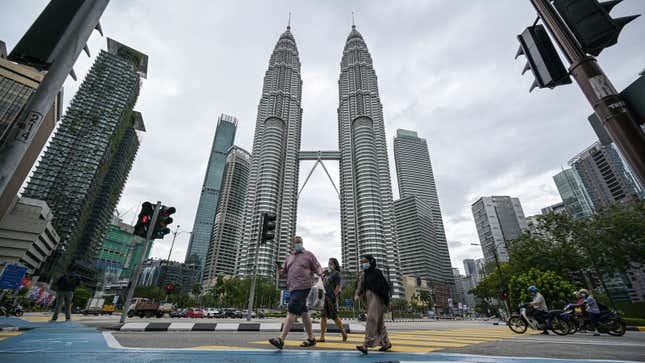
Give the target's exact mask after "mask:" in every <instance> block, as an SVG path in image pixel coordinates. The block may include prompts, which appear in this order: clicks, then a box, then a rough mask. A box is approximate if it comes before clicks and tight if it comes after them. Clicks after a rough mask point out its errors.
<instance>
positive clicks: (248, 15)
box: [0, 0, 645, 266]
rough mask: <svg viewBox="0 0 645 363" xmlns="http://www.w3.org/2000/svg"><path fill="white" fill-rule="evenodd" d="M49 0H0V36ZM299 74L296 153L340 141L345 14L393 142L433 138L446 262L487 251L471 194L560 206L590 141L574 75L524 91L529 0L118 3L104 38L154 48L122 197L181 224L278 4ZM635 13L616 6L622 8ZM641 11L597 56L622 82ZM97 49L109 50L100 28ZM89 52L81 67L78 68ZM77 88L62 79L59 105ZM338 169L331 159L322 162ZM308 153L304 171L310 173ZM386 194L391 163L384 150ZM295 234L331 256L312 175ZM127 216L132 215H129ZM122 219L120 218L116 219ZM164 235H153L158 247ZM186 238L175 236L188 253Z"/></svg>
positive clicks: (260, 60)
mask: <svg viewBox="0 0 645 363" xmlns="http://www.w3.org/2000/svg"><path fill="white" fill-rule="evenodd" d="M45 5H46V1H45V0H34V1H30V2H24V1H17V0H9V1H4V2H3V3H2V5H0V36H2V37H4V40H5V41H7V43H8V47H9V49H11V47H13V45H15V43H16V42H17V40H18V39H19V37H20V36H21V35H22V33H23V32H24V31H25V30H26V29H27V28H28V26H29V25H30V24H31V22H32V21H33V19H34V18H35V17H36V16H37V14H38V13H39V11H40V10H41V9H42V8H44V6H45ZM289 11H291V12H292V13H293V22H292V30H293V32H294V35H295V38H296V41H297V43H298V48H299V51H300V58H301V61H302V76H303V82H304V84H303V109H304V115H303V130H302V132H303V137H302V148H303V149H308V150H315V149H335V148H337V132H338V131H337V115H336V108H337V106H338V88H337V81H338V75H339V62H340V58H341V55H342V47H343V45H344V42H345V38H346V36H347V34H348V33H349V30H350V28H349V25H350V21H351V15H350V14H351V12H352V11H355V12H356V14H357V16H356V19H357V26H358V29H359V30H360V31H361V32H362V33H363V35H364V37H365V39H366V42H367V44H368V46H369V48H370V51H371V54H372V57H373V59H374V65H375V69H376V72H377V75H378V76H379V89H380V93H381V99H382V102H383V108H384V114H385V122H386V133H387V135H388V142H389V145H388V148H389V151H390V154H391V153H392V145H391V141H392V137H393V135H394V133H395V130H396V129H397V128H409V129H414V130H417V131H418V132H419V134H420V136H422V137H425V138H427V139H428V143H429V147H430V155H431V158H432V163H433V168H434V172H435V177H436V181H437V188H438V191H439V198H440V202H441V206H442V210H443V212H444V218H445V225H446V232H447V236H448V240H449V241H451V243H450V252H451V258H452V262H453V265H455V266H461V259H463V258H468V257H477V256H481V251H480V249H479V247H476V246H470V245H469V243H470V241H475V242H476V241H478V238H477V234H476V231H475V227H474V224H473V221H472V216H471V212H470V204H471V203H472V202H473V201H474V200H475V199H476V198H478V197H479V196H481V195H491V194H504V195H513V196H517V197H519V198H520V199H521V201H522V205H523V207H524V211H525V214H527V215H531V214H535V213H537V212H539V209H540V208H542V207H544V206H546V205H548V204H550V203H554V202H556V201H558V199H559V196H558V194H557V191H556V189H555V186H554V185H553V181H552V180H551V176H552V175H553V174H554V173H555V172H557V170H559V169H560V167H561V166H562V165H566V162H567V160H568V159H569V158H570V157H571V156H573V155H574V154H576V153H577V152H578V151H580V150H581V149H583V148H584V147H586V146H587V145H589V144H591V143H592V142H593V141H594V135H593V132H592V130H591V128H590V127H589V126H588V124H587V121H586V116H587V115H588V114H589V113H591V108H590V106H589V105H588V104H587V102H586V100H585V99H584V97H583V96H582V94H581V92H580V91H579V90H578V89H577V87H576V86H575V85H570V86H567V87H561V88H558V89H555V90H536V91H534V92H533V93H532V94H529V93H528V88H529V86H530V84H531V83H532V82H533V79H532V76H530V75H529V74H526V75H524V76H521V75H520V72H521V69H522V68H523V66H524V60H514V59H513V56H514V55H515V51H516V49H517V41H516V39H515V36H516V34H518V33H519V32H521V31H522V30H523V29H524V27H526V26H527V25H529V24H530V23H532V22H533V20H534V18H535V12H534V10H532V9H531V5H530V4H529V1H517V0H505V1H485V2H484V1H482V2H472V1H469V2H463V1H462V2H459V1H396V2H386V1H383V2H378V3H375V2H373V1H354V2H351V3H350V2H343V1H327V2H315V3H314V2H307V3H301V2H290V1H271V2H264V1H252V2H245V3H243V4H242V3H241V2H223V1H196V0H192V1H182V2H177V1H167V0H166V1H144V0H138V1H127V2H120V1H112V2H111V3H110V5H109V7H108V9H107V11H106V13H105V15H104V17H103V20H102V24H103V29H104V31H105V32H106V34H107V35H108V36H110V37H113V38H115V39H117V40H119V41H121V42H123V43H125V44H128V45H130V46H132V47H134V48H136V49H138V50H140V51H142V52H144V53H147V54H148V55H149V56H150V66H149V77H148V79H147V80H145V82H144V86H143V89H142V92H141V96H140V98H139V101H138V104H137V109H139V110H140V111H141V112H142V113H143V117H144V120H145V122H146V127H147V129H148V132H147V133H146V135H145V136H144V140H143V143H142V146H141V149H140V151H139V155H138V156H137V160H136V162H135V164H134V167H133V170H132V173H131V175H130V179H129V181H128V184H127V186H126V189H125V191H124V194H123V197H122V200H121V202H120V204H119V209H120V210H121V211H126V210H128V209H131V208H132V207H133V206H136V205H137V204H139V203H140V202H141V201H143V200H152V201H154V200H157V199H159V200H162V201H164V202H165V203H168V204H173V205H176V207H177V210H178V212H177V214H176V216H177V218H175V220H176V221H177V223H178V224H181V225H182V229H183V228H186V229H188V228H190V226H191V225H192V223H193V218H194V215H195V211H196V208H197V200H198V197H199V192H200V189H201V183H202V180H203V175H204V172H205V169H206V163H207V161H208V152H209V149H210V143H211V142H212V137H213V134H214V132H215V125H216V120H217V116H218V115H219V113H222V112H224V113H229V114H232V115H235V116H237V117H238V118H239V119H240V123H239V128H238V132H237V141H236V143H237V144H238V145H240V146H242V147H245V148H247V149H248V150H250V149H251V142H252V134H253V129H254V125H255V119H256V112H257V103H258V100H259V98H260V93H261V87H262V80H263V76H264V72H265V70H266V67H267V64H268V57H269V55H270V53H271V50H272V49H273V46H274V45H275V42H276V40H277V38H278V36H279V34H280V33H281V32H282V31H283V29H284V27H285V25H286V20H287V14H288V12H289ZM636 13H643V4H642V3H641V2H639V1H634V0H631V1H626V2H624V3H623V4H621V5H620V6H618V7H617V8H616V9H615V10H614V14H615V15H616V16H621V15H627V14H636ZM644 33H645V21H644V20H642V19H637V20H636V21H635V22H633V23H632V24H630V25H629V26H627V27H626V28H625V30H624V31H623V34H622V35H621V38H620V42H619V44H618V45H616V46H614V47H612V48H609V49H607V50H605V51H604V52H603V53H602V55H601V56H600V57H599V61H600V62H601V64H602V66H603V67H604V69H605V71H606V72H607V74H608V75H609V76H610V77H611V78H612V80H613V81H614V83H615V85H616V87H617V88H619V89H622V88H624V87H625V86H626V85H627V84H629V83H630V82H632V81H633V79H635V77H636V74H637V73H638V72H639V71H640V70H642V69H643V67H644V64H645V51H644V50H643V47H642V34H644ZM90 47H91V49H92V51H93V53H94V54H96V53H97V52H98V49H101V48H105V45H104V39H101V38H100V37H98V36H97V35H96V34H95V35H93V37H92V39H91V40H90ZM90 64H91V61H90V60H88V59H87V58H86V57H84V56H82V57H81V59H79V61H78V64H77V66H76V71H77V74H78V75H79V76H80V77H82V76H83V75H84V74H85V73H86V72H87V69H88V68H89V66H90ZM78 85H79V83H74V82H72V81H71V80H68V82H67V83H66V96H67V102H69V101H70V99H71V96H72V95H73V94H74V92H75V90H76V89H77V88H78ZM327 165H328V167H329V168H330V172H332V173H333V175H334V178H336V181H337V178H338V174H337V173H338V167H337V165H334V163H328V164H327ZM310 167H311V164H310V163H307V164H303V165H302V167H301V173H300V174H301V175H300V180H301V183H302V182H303V181H304V178H305V176H306V173H308V171H309V168H310ZM390 169H391V170H392V180H393V187H394V188H395V191H396V177H395V174H394V163H393V157H391V158H390ZM298 208H299V221H298V222H299V225H298V232H299V233H301V234H303V235H304V237H305V239H306V240H307V241H310V243H308V245H310V246H311V248H312V249H313V250H314V251H315V252H316V253H317V254H318V255H319V258H320V259H321V261H325V260H326V258H327V257H329V256H332V255H334V256H339V255H340V230H339V229H340V226H339V212H338V199H337V196H336V194H335V192H334V191H333V189H332V187H331V186H330V185H329V181H328V180H327V179H326V176H325V175H324V173H323V172H322V170H318V171H316V172H315V175H314V177H313V178H312V180H311V181H310V184H309V185H308V186H307V188H306V189H305V191H304V192H303V195H302V196H301V198H300V203H299V206H298ZM131 217H132V215H131V214H130V215H129V218H131ZM126 219H127V218H126ZM169 245H170V240H169V239H167V240H164V241H160V242H157V246H155V248H154V250H153V255H155V256H163V257H165V256H167V252H168V249H169ZM186 245H187V237H186V235H183V236H180V237H178V238H177V244H176V252H174V253H173V257H174V258H175V259H183V256H182V255H181V253H183V252H184V251H185V249H186Z"/></svg>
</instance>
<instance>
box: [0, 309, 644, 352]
mask: <svg viewBox="0 0 645 363" xmlns="http://www.w3.org/2000/svg"><path fill="white" fill-rule="evenodd" d="M47 318H48V317H47V316H28V317H26V319H28V320H29V321H26V320H23V319H16V318H10V319H6V320H7V322H8V323H9V324H14V325H18V326H21V327H26V328H31V329H30V330H27V331H22V332H7V333H3V334H0V361H2V362H3V363H4V362H37V363H42V361H43V360H46V361H47V363H55V362H65V363H69V362H105V361H110V362H152V361H154V362H178V361H181V362H182V363H188V362H204V361H217V362H219V361H232V362H236V363H238V362H262V363H272V362H289V363H293V362H301V361H306V362H308V363H316V362H330V361H332V362H334V363H342V362H360V363H366V362H385V361H388V362H408V361H419V362H420V361H425V362H437V363H438V362H470V363H474V362H478V363H482V362H484V363H493V362H495V363H566V362H572V361H573V359H576V362H591V361H593V362H594V363H599V362H617V361H623V362H624V361H645V332H628V333H627V334H626V335H625V336H623V337H610V336H606V335H603V336H600V337H592V336H591V335H589V334H576V335H570V336H565V337H559V336H555V335H553V336H541V335H535V334H531V335H516V334H514V333H512V332H510V330H509V329H507V328H506V327H505V326H494V325H493V324H492V323H491V322H476V321H440V322H416V323H389V324H388V330H389V333H390V338H391V340H392V342H393V345H394V347H393V350H392V352H388V353H378V352H371V353H370V354H369V355H368V357H363V356H362V355H361V354H360V353H358V352H357V351H356V350H354V346H355V345H356V344H359V343H360V342H361V341H362V339H363V336H362V335H361V334H351V336H350V341H349V342H342V340H341V338H340V336H339V335H338V334H328V335H327V342H325V343H322V344H319V345H318V346H316V347H315V348H299V347H298V345H299V343H300V341H301V340H302V339H303V333H302V332H300V333H292V334H291V335H290V336H289V340H288V344H287V346H286V347H285V350H284V351H282V352H278V351H277V350H276V349H274V348H273V347H272V346H270V345H269V344H268V343H267V340H268V339H269V338H271V337H273V336H275V335H276V334H277V333H261V332H223V331H221V332H116V331H111V330H105V329H104V327H107V326H113V325H114V324H115V323H116V322H118V317H98V318H95V317H80V316H75V317H74V320H75V321H74V322H72V323H63V322H58V323H47V322H46V320H47ZM131 321H133V322H134V321H139V322H141V321H142V320H131ZM150 321H164V320H161V319H150ZM172 321H178V320H172ZM179 321H190V320H186V319H181V320H179ZM204 321H206V322H215V321H216V320H208V319H206V320H204ZM226 321H227V322H232V320H226ZM193 322H198V321H196V320H193ZM263 322H269V320H264V321H263ZM97 327H98V328H97ZM102 327H103V328H102ZM560 359H562V360H560Z"/></svg>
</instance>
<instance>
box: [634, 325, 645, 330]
mask: <svg viewBox="0 0 645 363" xmlns="http://www.w3.org/2000/svg"><path fill="white" fill-rule="evenodd" d="M636 329H638V331H645V326H637V327H636Z"/></svg>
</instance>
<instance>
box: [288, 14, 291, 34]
mask: <svg viewBox="0 0 645 363" xmlns="http://www.w3.org/2000/svg"><path fill="white" fill-rule="evenodd" d="M287 30H291V12H289V21H288V22H287Z"/></svg>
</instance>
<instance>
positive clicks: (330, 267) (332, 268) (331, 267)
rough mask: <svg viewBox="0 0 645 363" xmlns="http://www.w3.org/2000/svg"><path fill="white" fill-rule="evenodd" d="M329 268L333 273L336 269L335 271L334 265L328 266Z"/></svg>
mask: <svg viewBox="0 0 645 363" xmlns="http://www.w3.org/2000/svg"><path fill="white" fill-rule="evenodd" d="M327 268H328V269H329V271H333V270H335V269H334V265H328V266H327Z"/></svg>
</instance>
